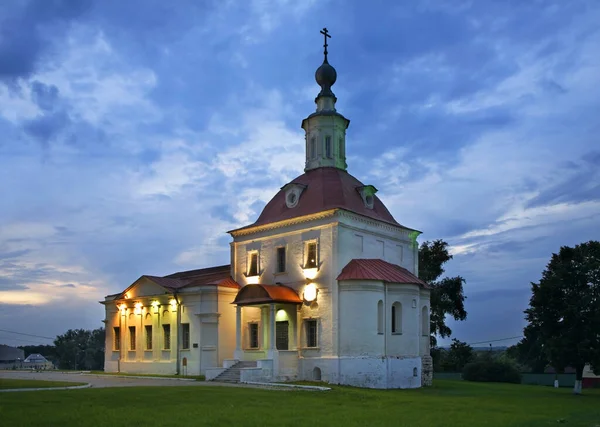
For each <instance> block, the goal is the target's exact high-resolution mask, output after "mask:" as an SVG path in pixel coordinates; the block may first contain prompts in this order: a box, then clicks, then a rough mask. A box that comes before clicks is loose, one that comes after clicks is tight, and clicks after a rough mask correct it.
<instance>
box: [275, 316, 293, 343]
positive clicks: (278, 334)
mask: <svg viewBox="0 0 600 427" xmlns="http://www.w3.org/2000/svg"><path fill="white" fill-rule="evenodd" d="M289 330H290V325H289V322H288V321H287V320H286V321H285V322H275V347H276V348H277V350H288V346H289Z"/></svg>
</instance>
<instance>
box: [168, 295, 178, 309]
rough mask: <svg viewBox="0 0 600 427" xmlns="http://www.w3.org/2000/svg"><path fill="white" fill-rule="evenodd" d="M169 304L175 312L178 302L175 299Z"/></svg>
mask: <svg viewBox="0 0 600 427" xmlns="http://www.w3.org/2000/svg"><path fill="white" fill-rule="evenodd" d="M169 304H171V310H173V311H175V310H176V309H177V300H176V299H175V298H173V299H172V300H171V301H169Z"/></svg>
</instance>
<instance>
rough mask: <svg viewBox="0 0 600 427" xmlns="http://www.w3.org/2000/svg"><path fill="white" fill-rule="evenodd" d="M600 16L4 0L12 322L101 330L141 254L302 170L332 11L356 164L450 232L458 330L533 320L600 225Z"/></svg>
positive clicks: (248, 215) (567, 7)
mask: <svg viewBox="0 0 600 427" xmlns="http://www.w3.org/2000/svg"><path fill="white" fill-rule="evenodd" d="M598 22H600V3H598V2H596V1H592V0H590V1H577V0H571V1H569V2H566V1H533V0H531V1H454V2H445V1H433V0H421V1H414V2H393V1H370V2H358V1H345V0H319V1H316V0H306V1H291V0H248V1H233V0H229V1H227V0H204V1H192V0H190V1H186V0H177V1H173V2H164V1H158V0H156V1H155V0H144V1H142V0H129V1H127V2H123V1H116V0H115V1H113V0H105V1H98V0H97V1H95V0H83V1H76V0H72V1H68V0H62V1H60V0H52V1H51V0H40V1H11V0H9V1H5V2H3V5H2V8H1V9H0V135H1V137H0V200H1V202H0V203H1V208H0V325H1V327H0V328H1V329H8V330H15V331H20V332H25V333H30V334H36V335H42V336H54V335H56V334H59V333H62V332H64V331H65V330H66V329H68V328H76V327H84V328H94V327H99V326H102V323H101V320H102V319H103V308H102V306H101V305H100V304H98V303H97V301H99V300H101V299H102V298H103V297H104V295H106V294H110V293H114V292H117V291H120V290H122V289H123V288H125V287H126V286H128V285H129V284H130V283H132V282H133V281H134V280H135V279H137V278H138V277H139V276H140V275H142V274H155V275H162V274H169V273H171V272H174V271H180V270H185V269H191V268H199V267H205V266H211V265H215V264H224V263H227V262H228V257H229V249H228V242H229V236H228V235H227V234H225V231H226V230H230V229H233V228H235V227H237V226H241V225H246V224H249V223H251V222H253V221H254V220H255V219H256V217H257V216H258V214H259V213H260V210H261V209H262V207H263V206H264V204H265V203H266V202H267V201H268V200H269V199H270V198H271V197H272V196H273V195H274V194H275V192H276V191H277V190H278V189H279V187H280V186H281V185H283V184H284V183H286V182H288V181H289V180H291V179H292V178H294V177H295V176H297V175H299V174H301V173H302V169H303V157H304V153H303V149H304V146H303V131H302V129H301V128H300V123H301V120H302V119H303V118H304V117H306V116H307V115H308V114H310V113H311V112H313V111H314V108H315V107H314V97H315V96H316V94H317V93H318V89H319V88H318V86H317V85H316V83H315V81H314V71H315V69H316V68H317V67H318V66H319V64H320V62H321V61H322V38H321V37H322V36H321V35H320V34H319V30H320V29H321V28H323V27H324V26H326V27H328V29H329V30H330V33H331V34H332V35H333V38H332V39H331V40H330V56H329V58H330V62H331V64H332V65H334V66H335V67H336V69H337V71H338V81H337V83H336V85H335V86H334V88H333V89H334V92H335V93H336V95H337V97H338V104H337V107H338V111H340V112H341V113H342V114H344V115H345V116H346V117H348V118H349V119H350V120H351V124H350V128H349V130H348V137H347V140H348V143H347V153H348V155H349V158H348V164H349V171H350V172H351V173H352V174H353V175H354V176H356V177H357V178H359V179H360V180H361V181H363V182H365V183H367V184H373V185H376V186H377V187H378V189H379V191H380V192H379V193H378V195H380V196H381V198H382V200H383V201H384V202H385V203H386V205H387V206H388V208H389V209H390V211H391V212H392V214H393V215H394V216H395V218H396V219H397V220H398V221H399V222H400V223H402V224H405V225H407V226H409V227H413V228H417V229H419V230H423V231H424V234H423V235H422V240H426V239H429V240H431V239H437V238H443V239H445V240H446V241H448V242H449V243H450V245H451V246H452V251H453V253H454V254H455V257H454V260H452V261H451V262H450V263H449V264H448V268H447V273H448V274H450V275H455V274H460V275H462V276H463V277H465V279H466V280H467V284H466V286H465V291H466V295H467V297H468V299H467V310H468V312H469V316H468V320H467V321H466V322H462V323H459V324H452V327H453V329H454V333H455V336H456V337H457V338H459V339H461V340H465V341H467V342H478V341H484V340H491V339H498V338H505V337H511V336H516V335H520V333H521V331H522V327H523V326H524V321H523V314H522V311H523V310H524V309H525V308H526V306H527V303H528V299H529V293H530V288H529V283H530V282H531V281H536V280H537V279H538V278H539V277H540V274H541V271H542V270H543V269H544V267H545V265H546V263H547V261H548V260H549V258H550V255H551V254H552V252H556V251H558V250H559V248H560V246H561V245H575V244H577V243H580V242H584V241H587V240H591V239H600V172H599V170H600V144H599V141H598V140H599V137H598V135H599V134H600V120H598V112H599V111H600V27H599V26H598ZM30 341H32V342H30ZM33 342H44V340H38V339H36V338H33V337H25V336H16V335H11V334H7V333H4V332H0V343H6V344H23V345H24V344H30V343H33ZM501 344H510V342H504V343H501Z"/></svg>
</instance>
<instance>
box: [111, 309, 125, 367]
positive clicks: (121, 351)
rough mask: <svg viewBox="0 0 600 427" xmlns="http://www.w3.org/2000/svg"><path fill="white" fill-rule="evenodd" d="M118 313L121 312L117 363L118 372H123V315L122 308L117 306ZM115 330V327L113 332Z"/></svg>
mask: <svg viewBox="0 0 600 427" xmlns="http://www.w3.org/2000/svg"><path fill="white" fill-rule="evenodd" d="M117 313H119V361H118V363H117V372H119V373H121V360H123V342H122V340H121V337H122V336H123V327H122V326H123V316H122V314H121V308H117ZM114 332H115V330H114V328H113V333H114Z"/></svg>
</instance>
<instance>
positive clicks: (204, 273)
mask: <svg viewBox="0 0 600 427" xmlns="http://www.w3.org/2000/svg"><path fill="white" fill-rule="evenodd" d="M143 278H146V279H148V280H151V281H152V282H154V283H156V284H157V285H159V286H162V287H163V288H165V289H166V290H167V291H170V292H175V291H177V290H179V289H182V288H187V287H190V286H207V285H208V286H210V285H212V286H221V287H226V288H235V289H239V288H240V285H239V284H238V283H237V282H236V281H235V280H233V279H232V278H231V266H230V265H229V264H227V265H219V266H216V267H208V268H200V269H196V270H188V271H180V272H177V273H173V274H169V275H168V276H150V275H143V276H141V277H140V278H139V279H138V280H136V281H135V282H134V283H133V284H132V285H131V286H129V287H128V288H127V289H125V290H124V291H123V292H121V293H119V294H114V295H108V296H107V298H109V297H114V298H113V299H118V298H119V297H120V296H121V295H123V294H124V293H125V292H127V290H129V289H131V288H132V287H133V286H134V285H135V283H137V282H138V281H139V280H140V279H143Z"/></svg>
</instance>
